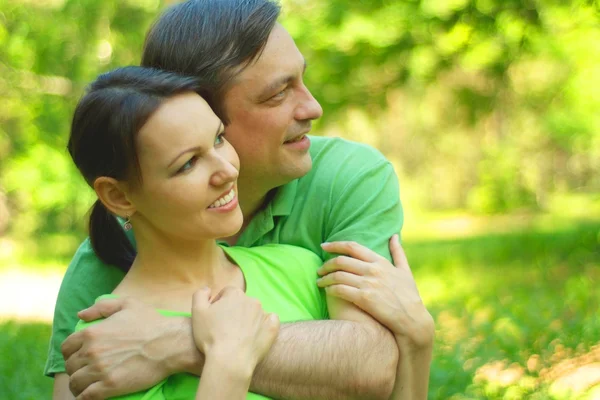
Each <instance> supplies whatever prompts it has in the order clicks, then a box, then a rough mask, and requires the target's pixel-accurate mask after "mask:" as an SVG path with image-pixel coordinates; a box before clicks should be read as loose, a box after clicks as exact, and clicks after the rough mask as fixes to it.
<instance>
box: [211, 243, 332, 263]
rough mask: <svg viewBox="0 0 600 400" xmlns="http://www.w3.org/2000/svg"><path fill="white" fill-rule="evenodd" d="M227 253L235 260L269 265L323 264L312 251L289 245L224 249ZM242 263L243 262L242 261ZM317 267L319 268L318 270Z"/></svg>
mask: <svg viewBox="0 0 600 400" xmlns="http://www.w3.org/2000/svg"><path fill="white" fill-rule="evenodd" d="M223 250H224V251H225V253H227V254H228V255H229V256H231V257H232V258H234V259H238V258H244V259H246V262H248V261H249V260H252V261H254V262H258V263H261V264H262V263H265V262H266V263H268V264H269V265H287V264H289V263H290V262H293V263H294V264H297V263H298V262H300V263H301V264H302V265H304V266H307V267H309V266H312V265H317V266H318V267H320V266H321V264H323V260H321V258H320V257H319V256H318V255H316V254H315V253H313V252H312V251H310V250H307V249H305V248H303V247H299V246H293V245H289V244H275V243H273V244H265V245H261V246H256V247H238V246H233V247H223ZM240 261H241V260H240ZM318 267H317V268H318Z"/></svg>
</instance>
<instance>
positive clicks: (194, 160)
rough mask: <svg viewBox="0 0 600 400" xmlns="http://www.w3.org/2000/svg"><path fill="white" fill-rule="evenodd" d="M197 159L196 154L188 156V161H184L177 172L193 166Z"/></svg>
mask: <svg viewBox="0 0 600 400" xmlns="http://www.w3.org/2000/svg"><path fill="white" fill-rule="evenodd" d="M197 159H198V157H196V156H194V157H192V158H190V159H189V160H188V162H186V163H185V164H183V166H182V167H181V168H179V171H177V173H181V172H185V171H187V170H189V169H191V168H192V167H193V166H194V164H196V160H197Z"/></svg>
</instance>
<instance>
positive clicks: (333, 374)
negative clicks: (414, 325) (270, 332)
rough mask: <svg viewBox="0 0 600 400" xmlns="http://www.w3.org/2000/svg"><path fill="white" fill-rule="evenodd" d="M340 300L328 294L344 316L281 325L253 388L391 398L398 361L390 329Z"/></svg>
mask: <svg viewBox="0 0 600 400" xmlns="http://www.w3.org/2000/svg"><path fill="white" fill-rule="evenodd" d="M338 300H339V299H334V298H331V297H328V299H327V302H328V305H329V307H330V313H332V311H333V313H332V317H335V318H340V319H342V318H343V319H346V320H344V321H339V320H338V321H307V322H301V323H294V324H287V325H283V327H282V330H281V331H280V333H279V336H278V338H277V341H276V342H275V344H274V345H273V347H272V348H271V351H270V352H269V354H268V355H267V357H266V358H265V360H263V362H262V363H261V364H259V366H258V368H257V369H256V371H255V373H254V378H253V380H252V385H251V386H250V388H251V390H252V391H254V392H258V393H261V394H264V395H266V396H270V397H275V398H285V399H332V400H333V399H388V398H389V396H390V394H391V392H392V389H393V385H394V376H395V374H394V371H395V369H396V363H397V361H398V348H397V346H396V342H395V340H394V338H393V336H392V334H391V333H390V332H389V331H388V330H387V329H385V328H383V327H382V326H381V325H379V324H378V323H375V322H374V321H372V320H371V317H370V316H368V315H367V314H365V313H363V312H362V311H360V310H358V308H355V307H354V306H352V307H348V303H346V302H341V301H338ZM335 303H337V304H335ZM336 314H337V315H336Z"/></svg>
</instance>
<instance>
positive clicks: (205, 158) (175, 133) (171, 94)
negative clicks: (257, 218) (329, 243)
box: [68, 67, 376, 399]
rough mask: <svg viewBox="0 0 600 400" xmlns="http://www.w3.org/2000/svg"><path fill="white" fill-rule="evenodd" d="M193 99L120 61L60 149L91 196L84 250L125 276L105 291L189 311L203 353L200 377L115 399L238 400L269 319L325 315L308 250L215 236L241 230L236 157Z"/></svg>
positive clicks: (194, 90)
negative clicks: (238, 243) (228, 242)
mask: <svg viewBox="0 0 600 400" xmlns="http://www.w3.org/2000/svg"><path fill="white" fill-rule="evenodd" d="M200 94H202V92H201V90H200V88H199V87H198V86H197V84H196V82H195V81H194V80H193V79H192V78H183V77H178V76H176V75H173V74H170V73H166V72H161V71H157V70H151V69H144V68H139V67H128V68H123V69H119V70H116V71H113V72H111V73H108V74H105V75H102V76H101V77H99V78H98V79H97V80H96V81H95V82H94V83H93V84H92V85H91V87H90V90H89V92H88V93H87V94H86V95H85V96H84V97H83V98H82V100H81V101H80V103H79V105H78V107H77V109H76V112H75V116H74V119H73V125H72V131H71V138H70V141H69V146H68V147H69V152H70V154H71V156H72V158H73V161H74V162H75V164H76V165H77V167H78V168H79V170H80V172H81V173H82V175H83V177H84V178H85V179H86V181H87V182H88V184H89V185H90V186H91V187H93V188H94V190H95V192H96V193H97V195H98V200H97V202H96V203H95V205H94V207H93V210H92V213H91V216H90V239H91V242H92V245H93V248H94V250H95V252H96V253H97V255H98V256H99V258H100V259H102V260H103V261H105V262H106V263H107V264H113V265H116V266H118V267H120V268H122V269H124V270H127V271H128V273H127V275H126V277H125V278H124V280H123V281H122V282H121V284H119V286H118V287H117V288H116V289H115V290H114V292H113V294H112V296H122V297H133V298H138V299H140V300H142V301H144V302H145V303H148V304H151V305H153V306H154V307H155V308H156V309H158V310H160V311H159V312H162V313H164V314H166V315H182V314H187V315H189V313H190V310H192V320H193V331H194V332H193V333H194V340H195V343H196V345H197V346H198V348H199V349H200V350H201V351H202V352H203V353H204V354H205V356H206V364H205V368H204V373H203V376H202V379H201V380H200V383H198V378H195V377H192V376H189V375H185V374H178V375H174V376H172V377H170V378H168V379H166V380H164V381H163V382H161V383H160V384H159V385H157V386H155V387H153V388H151V389H150V390H148V391H146V392H143V393H142V392H140V393H136V394H133V395H130V396H124V397H123V398H128V399H142V398H143V399H162V398H192V397H193V396H194V393H196V396H198V398H211V399H219V398H223V399H235V398H246V393H247V390H248V387H249V383H250V377H251V375H252V372H253V370H254V368H255V367H256V365H257V363H258V362H259V361H260V359H261V358H262V357H264V355H265V354H266V352H267V351H268V350H269V348H270V346H271V344H272V343H273V341H274V339H275V337H276V335H277V331H278V318H277V316H279V318H281V320H282V321H292V320H306V319H323V318H326V317H327V311H326V306H325V301H324V298H323V294H322V292H320V291H319V290H318V288H317V286H316V285H315V279H316V274H315V273H314V271H316V270H317V268H318V267H319V266H320V264H321V261H320V260H319V259H318V257H316V256H315V255H314V254H313V253H311V252H309V251H307V250H304V249H300V248H296V247H292V246H284V245H277V246H263V247H258V248H253V249H245V248H235V247H233V248H227V247H222V246H219V245H218V244H217V243H216V239H217V238H219V237H227V236H231V235H233V234H235V233H236V232H237V231H238V230H239V229H240V228H241V225H242V214H241V211H240V208H239V206H238V204H237V196H236V192H237V190H236V178H237V175H238V170H239V161H238V159H237V155H236V153H235V151H234V150H233V148H232V147H231V146H230V145H229V144H228V143H227V142H226V141H225V140H224V138H223V125H222V124H221V122H220V121H219V119H218V118H217V117H216V115H214V113H213V112H212V110H211V109H210V107H209V106H208V105H207V104H206V102H205V101H204V100H203V99H202V97H201V96H200ZM114 216H119V217H121V218H122V219H123V220H124V221H125V222H124V225H123V228H125V229H130V228H131V227H132V226H134V227H135V239H136V242H137V254H136V252H135V251H134V250H133V247H132V246H131V244H130V242H129V241H128V239H127V238H126V236H125V234H124V232H123V229H122V227H121V226H119V225H118V223H117V220H116V219H115V218H114ZM331 250H332V251H335V248H332V249H331ZM311 265H314V267H315V268H314V270H313V269H311V268H310V266H311ZM267 266H268V268H267ZM290 266H296V267H290ZM324 284H326V281H325V282H324ZM198 287H206V289H204V290H201V291H197V288H198ZM244 292H245V293H246V294H245V295H244ZM252 297H253V298H255V299H260V301H261V302H262V303H263V308H264V311H263V309H262V308H261V307H260V306H259V304H258V303H257V302H256V300H254V299H251V298H252ZM192 298H193V299H194V300H193V304H192V307H190V299H192ZM359 306H360V305H359ZM365 309H366V310H367V311H368V307H365ZM374 311H376V310H374ZM84 327H85V326H84V325H82V326H80V328H84ZM223 381H225V382H228V384H227V385H222V384H221V382H223ZM247 398H262V396H258V395H254V394H248V397H247Z"/></svg>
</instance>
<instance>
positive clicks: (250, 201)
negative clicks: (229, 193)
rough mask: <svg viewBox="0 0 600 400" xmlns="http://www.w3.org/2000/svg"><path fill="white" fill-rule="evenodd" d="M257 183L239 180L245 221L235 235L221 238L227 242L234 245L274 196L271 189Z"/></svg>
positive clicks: (239, 196) (239, 192)
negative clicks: (245, 182)
mask: <svg viewBox="0 0 600 400" xmlns="http://www.w3.org/2000/svg"><path fill="white" fill-rule="evenodd" d="M256 186H257V185H252V184H244V182H242V181H238V200H239V202H240V208H241V209H242V215H243V216H244V222H243V224H242V228H241V229H240V230H239V231H238V232H237V233H236V234H235V235H233V236H229V237H226V238H221V240H222V241H224V242H225V243H227V244H229V245H231V246H233V245H235V244H236V243H237V241H238V239H239V238H240V236H241V235H242V233H244V231H245V230H246V228H247V227H248V225H250V222H252V219H253V218H254V217H255V216H256V214H258V212H259V211H260V210H262V209H263V208H265V207H266V206H267V204H269V201H271V199H272V197H271V196H270V193H272V192H270V189H259V188H257V187H256Z"/></svg>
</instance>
